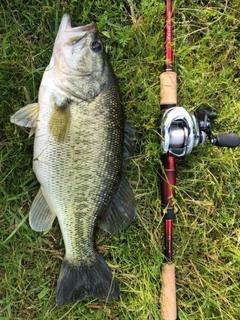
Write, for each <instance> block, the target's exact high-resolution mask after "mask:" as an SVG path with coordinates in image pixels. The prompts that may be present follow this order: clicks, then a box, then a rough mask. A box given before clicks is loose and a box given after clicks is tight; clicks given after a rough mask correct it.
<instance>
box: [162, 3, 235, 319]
mask: <svg viewBox="0 0 240 320" xmlns="http://www.w3.org/2000/svg"><path fill="white" fill-rule="evenodd" d="M165 2H166V15H165V18H166V27H165V66H164V72H163V73H162V74H161V75H160V108H161V112H162V119H161V124H160V128H159V132H160V135H161V147H162V155H161V161H162V165H163V172H162V178H161V197H162V215H163V221H164V248H165V253H164V254H165V260H166V263H165V264H164V266H163V268H162V289H161V296H160V304H161V316H162V319H163V320H176V319H177V303H176V280H175V265H174V263H173V249H172V234H173V231H172V230H173V220H174V203H173V199H174V188H175V186H176V170H175V158H176V157H182V156H185V155H187V154H189V153H191V151H192V149H193V148H194V147H196V146H198V145H199V144H202V143H203V142H204V141H205V138H206V137H208V139H209V141H210V142H211V143H212V144H213V145H215V146H218V147H228V148H235V147H237V146H239V145H240V137H239V136H238V135H237V134H236V133H227V134H218V135H214V134H213V132H212V129H211V120H214V119H215V118H216V117H217V113H216V110H214V109H213V108H206V109H203V108H200V109H197V110H196V112H195V113H193V114H190V113H188V111H187V110H186V109H185V108H183V107H181V106H178V105H177V74H176V73H175V72H173V68H172V64H173V58H172V3H171V0H166V1H165Z"/></svg>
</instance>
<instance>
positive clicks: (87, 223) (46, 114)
mask: <svg viewBox="0 0 240 320" xmlns="http://www.w3.org/2000/svg"><path fill="white" fill-rule="evenodd" d="M10 121H11V122H12V123H14V124H16V125H18V126H22V127H27V128H31V131H30V135H33V134H34V135H35V136H34V146H33V171H34V173H35V175H36V177H37V180H38V181H39V183H40V188H39V191H38V193H37V195H36V197H35V199H34V200H33V203H32V205H31V208H30V212H29V224H30V226H31V228H32V229H33V230H35V231H38V232H42V231H47V230H49V229H50V228H51V227H52V224H53V222H54V220H55V218H56V217H57V220H58V223H59V226H60V229H61V233H62V236H63V240H64V246H65V256H64V259H63V261H62V265H61V269H60V274H59V278H58V281H57V288H56V304H57V306H59V307H61V306H62V305H63V304H65V303H75V302H77V301H80V300H82V299H84V298H85V297H93V298H98V299H100V300H107V301H108V300H114V299H118V298H119V296H120V289H119V284H118V282H117V280H116V279H115V277H113V275H112V272H111V270H110V268H109V267H108V265H107V263H106V262H105V260H104V259H103V257H102V256H101V255H100V254H99V252H98V250H97V248H96V244H95V241H94V236H95V230H96V227H97V225H98V224H100V226H101V227H102V229H103V230H104V231H105V232H108V233H110V234H116V233H118V232H121V231H122V230H124V229H125V228H126V227H127V226H128V225H129V224H130V223H131V222H132V220H133V219H134V216H135V213H136V200H135V198H134V193H133V191H132V188H131V187H130V184H129V183H128V181H127V180H126V178H125V170H126V167H127V165H128V163H129V158H130V157H131V156H132V155H133V154H134V145H135V131H134V129H133V127H132V126H131V125H130V124H129V123H128V122H126V121H125V113H124V107H123V104H122V102H121V96H120V89H119V85H118V82H117V78H116V76H115V74H114V71H113V68H112V66H111V64H110V62H109V60H108V58H107V56H106V53H105V50H104V46H103V43H102V40H101V38H100V35H99V31H98V28H97V25H96V24H94V23H90V24H88V25H85V26H78V27H73V26H72V22H71V18H70V16H69V15H68V14H64V15H63V17H62V20H61V23H60V26H59V30H58V33H57V36H56V39H55V42H54V46H53V52H52V56H51V59H50V63H49V65H48V66H47V68H46V69H45V71H44V74H43V77H42V81H41V84H40V87H39V92H38V102H36V103H32V104H29V105H27V106H25V107H22V108H21V109H20V110H18V111H17V112H16V113H15V114H14V115H12V116H11V119H10Z"/></svg>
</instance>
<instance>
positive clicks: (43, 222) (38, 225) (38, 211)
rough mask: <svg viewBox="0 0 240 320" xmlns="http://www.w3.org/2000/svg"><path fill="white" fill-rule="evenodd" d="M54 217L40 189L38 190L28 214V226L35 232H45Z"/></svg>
mask: <svg viewBox="0 0 240 320" xmlns="http://www.w3.org/2000/svg"><path fill="white" fill-rule="evenodd" d="M55 217H56V215H55V214H54V213H52V212H51V210H50V208H49V206H48V204H47V202H46V200H45V198H44V196H43V194H42V190H41V188H40V189H39V191H38V193H37V195H36V197H35V199H34V200H33V203H32V207H31V209H30V212H29V224H30V226H31V228H32V229H33V230H35V231H39V232H41V231H46V230H48V229H50V228H51V226H52V224H53V221H54V219H55Z"/></svg>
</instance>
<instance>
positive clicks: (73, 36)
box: [59, 13, 97, 46]
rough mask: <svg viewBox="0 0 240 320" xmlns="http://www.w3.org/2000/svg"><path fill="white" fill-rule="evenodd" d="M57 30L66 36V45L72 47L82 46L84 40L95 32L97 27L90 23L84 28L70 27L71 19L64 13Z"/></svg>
mask: <svg viewBox="0 0 240 320" xmlns="http://www.w3.org/2000/svg"><path fill="white" fill-rule="evenodd" d="M59 29H60V30H61V31H63V32H65V34H66V35H67V38H68V40H67V41H66V42H67V44H68V45H71V46H74V45H76V44H83V43H84V42H85V41H84V38H85V37H86V36H87V35H88V34H89V33H91V32H94V31H96V29H97V26H96V25H95V24H94V23H90V24H87V25H85V26H79V27H72V22H71V18H70V16H69V14H67V13H65V14H64V15H63V17H62V21H61V24H60V27H59Z"/></svg>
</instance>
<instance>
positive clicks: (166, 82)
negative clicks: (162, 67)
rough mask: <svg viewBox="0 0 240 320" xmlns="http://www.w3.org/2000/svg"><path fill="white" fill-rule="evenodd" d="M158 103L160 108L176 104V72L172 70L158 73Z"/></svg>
mask: <svg viewBox="0 0 240 320" xmlns="http://www.w3.org/2000/svg"><path fill="white" fill-rule="evenodd" d="M160 105H161V107H162V108H164V107H165V106H166V108H167V106H171V105H175V106H176V105H177V74H176V73H175V72H172V71H166V72H163V73H162V74H161V75H160Z"/></svg>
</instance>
